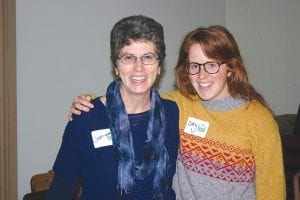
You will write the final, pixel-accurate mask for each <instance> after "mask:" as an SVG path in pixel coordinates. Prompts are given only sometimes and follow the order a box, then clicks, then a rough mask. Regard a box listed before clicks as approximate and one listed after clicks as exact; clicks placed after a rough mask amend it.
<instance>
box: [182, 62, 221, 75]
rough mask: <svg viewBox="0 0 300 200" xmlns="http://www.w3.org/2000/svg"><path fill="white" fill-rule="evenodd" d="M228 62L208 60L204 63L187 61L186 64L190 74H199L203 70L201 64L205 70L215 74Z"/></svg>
mask: <svg viewBox="0 0 300 200" xmlns="http://www.w3.org/2000/svg"><path fill="white" fill-rule="evenodd" d="M224 63H226V62H206V63H203V64H200V63H196V62H192V63H187V64H186V65H185V69H186V72H187V73H188V74H190V75H195V74H198V73H199V72H200V70H201V66H203V69H204V71H206V72H207V73H209V74H215V73H218V71H219V70H220V66H221V65H223V64H224Z"/></svg>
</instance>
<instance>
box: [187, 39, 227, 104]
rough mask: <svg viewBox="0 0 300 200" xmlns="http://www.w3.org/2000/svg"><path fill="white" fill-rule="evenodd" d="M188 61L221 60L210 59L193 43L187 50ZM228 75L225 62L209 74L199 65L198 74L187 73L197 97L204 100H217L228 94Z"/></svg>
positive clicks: (200, 62)
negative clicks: (215, 71) (216, 70)
mask: <svg viewBox="0 0 300 200" xmlns="http://www.w3.org/2000/svg"><path fill="white" fill-rule="evenodd" d="M188 58H189V62H190V63H191V62H196V63H199V64H203V63H206V62H222V60H212V59H209V58H208V57H206V56H205V55H204V53H203V51H202V48H201V45H200V44H193V45H192V46H191V47H190V50H189V57H188ZM228 76H230V72H229V71H228V67H227V65H226V63H224V64H222V65H220V69H219V71H218V72H217V73H215V74H209V73H207V72H206V71H205V70H204V69H203V65H202V66H201V70H200V72H199V73H198V74H195V75H189V79H190V81H191V84H192V85H193V87H194V89H195V90H196V92H197V94H198V95H199V97H200V98H201V99H202V100H204V101H206V100H217V99H221V98H224V97H228V96H230V94H229V92H228V85H227V77H228Z"/></svg>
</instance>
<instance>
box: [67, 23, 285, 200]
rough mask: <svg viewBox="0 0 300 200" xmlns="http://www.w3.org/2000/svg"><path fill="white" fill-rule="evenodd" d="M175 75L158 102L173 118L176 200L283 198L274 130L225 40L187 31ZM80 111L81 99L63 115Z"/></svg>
mask: <svg viewBox="0 0 300 200" xmlns="http://www.w3.org/2000/svg"><path fill="white" fill-rule="evenodd" d="M175 74H176V87H177V90H176V91H174V92H170V93H168V94H166V95H165V96H164V97H165V98H167V99H171V100H173V101H175V102H176V103H177V105H178V107H179V113H180V122H179V129H180V148H179V155H178V161H177V168H176V174H175V176H174V180H173V188H174V190H175V192H176V195H177V199H182V200H187V199H189V200H199V199H205V200H217V199H222V200H223V199H231V200H233V199H236V200H242V199H245V200H255V199H257V200H266V199H270V200H283V199H285V180H284V170H283V159H282V149H281V140H280V135H279V131H278V127H277V124H276V122H275V120H274V118H273V115H272V112H271V111H270V109H269V108H268V106H267V105H266V102H265V101H264V99H263V97H262V95H260V94H259V93H258V92H257V91H256V90H255V89H254V87H253V86H252V85H251V84H250V83H249V80H248V75H247V72H246V69H245V66H244V63H243V60H242V57H241V55H240V51H239V48H238V45H237V43H236V41H235V39H234V37H233V36H232V34H231V33H230V32H229V31H228V30H227V29H226V28H225V27H223V26H219V25H216V26H209V27H200V28H197V29H195V30H193V31H191V32H190V33H188V34H187V35H186V36H185V38H184V40H183V42H182V44H181V47H180V51H179V58H178V62H177V65H176V67H175ZM85 106H88V107H89V104H88V101H86V96H84V95H83V96H80V97H78V98H76V99H75V100H74V101H73V107H72V109H71V111H72V112H74V113H75V114H76V113H77V111H76V109H81V108H84V107H85ZM89 108H91V107H89ZM85 109H86V108H85Z"/></svg>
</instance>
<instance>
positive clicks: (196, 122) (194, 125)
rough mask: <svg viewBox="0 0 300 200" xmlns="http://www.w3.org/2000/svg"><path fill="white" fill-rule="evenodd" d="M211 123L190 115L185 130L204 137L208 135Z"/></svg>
mask: <svg viewBox="0 0 300 200" xmlns="http://www.w3.org/2000/svg"><path fill="white" fill-rule="evenodd" d="M208 127H209V123H208V122H206V121H203V120H200V119H196V118H193V117H189V118H188V120H187V122H186V125H185V128H184V132H185V133H189V134H192V135H196V136H199V137H202V138H204V137H205V136H206V133H207V130H208Z"/></svg>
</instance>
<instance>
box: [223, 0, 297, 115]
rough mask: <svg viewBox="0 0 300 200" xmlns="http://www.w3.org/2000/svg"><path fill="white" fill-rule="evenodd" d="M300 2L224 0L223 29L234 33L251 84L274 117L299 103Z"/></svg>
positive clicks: (294, 109) (289, 110) (291, 109)
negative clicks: (224, 21) (262, 97)
mask: <svg viewBox="0 0 300 200" xmlns="http://www.w3.org/2000/svg"><path fill="white" fill-rule="evenodd" d="M299 8H300V1H299V0H286V1H282V0H252V1H248V0H227V3H226V26H227V27H228V28H229V29H230V30H231V31H232V32H233V33H234V36H235V37H236V39H237V41H238V43H239V46H240V49H241V53H242V55H243V56H244V58H245V63H246V66H247V69H248V72H249V77H250V81H251V82H252V83H253V85H254V86H255V88H257V89H258V91H260V92H261V93H262V94H263V95H264V97H265V98H266V100H267V102H268V103H269V104H270V106H271V108H272V109H273V110H274V112H275V113H277V114H283V113H296V112H297V109H298V105H299V103H300V60H299V56H300V39H299V35H300V20H299V19H300V12H299Z"/></svg>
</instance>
